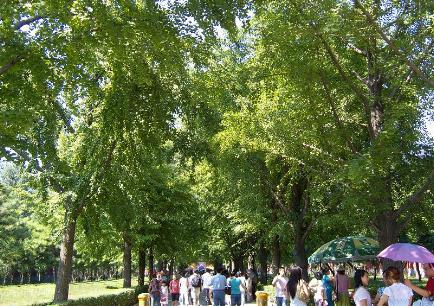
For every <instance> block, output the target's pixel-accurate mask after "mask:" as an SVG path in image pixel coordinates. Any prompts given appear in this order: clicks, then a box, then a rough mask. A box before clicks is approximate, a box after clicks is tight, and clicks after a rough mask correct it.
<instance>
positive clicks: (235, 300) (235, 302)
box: [231, 294, 241, 306]
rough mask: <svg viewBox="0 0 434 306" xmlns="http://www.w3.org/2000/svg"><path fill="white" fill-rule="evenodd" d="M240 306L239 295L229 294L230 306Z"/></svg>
mask: <svg viewBox="0 0 434 306" xmlns="http://www.w3.org/2000/svg"><path fill="white" fill-rule="evenodd" d="M234 305H238V306H241V294H231V306H234Z"/></svg>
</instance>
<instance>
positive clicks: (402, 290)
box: [383, 283, 413, 306]
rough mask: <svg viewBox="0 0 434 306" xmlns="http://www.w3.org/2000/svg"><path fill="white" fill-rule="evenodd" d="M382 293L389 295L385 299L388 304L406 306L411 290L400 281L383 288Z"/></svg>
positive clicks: (411, 294) (390, 305)
mask: <svg viewBox="0 0 434 306" xmlns="http://www.w3.org/2000/svg"><path fill="white" fill-rule="evenodd" d="M384 294H385V295H387V296H388V297H389V299H388V300H387V304H388V305H389V306H408V305H409V304H410V303H409V300H410V298H411V297H412V296H413V291H412V290H411V289H410V288H409V287H407V286H406V285H404V284H402V283H394V284H393V285H391V286H389V287H386V289H384V292H383V295H384Z"/></svg>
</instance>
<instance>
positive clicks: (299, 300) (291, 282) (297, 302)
mask: <svg viewBox="0 0 434 306" xmlns="http://www.w3.org/2000/svg"><path fill="white" fill-rule="evenodd" d="M301 276H302V270H301V268H300V267H298V266H294V267H293V268H292V269H291V270H290V274H289V279H288V283H287V292H288V296H289V300H290V304H289V305H290V306H306V303H307V302H308V301H309V288H308V287H307V284H306V282H305V281H304V280H303V279H302V278H301Z"/></svg>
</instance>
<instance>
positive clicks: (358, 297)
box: [354, 287, 408, 306]
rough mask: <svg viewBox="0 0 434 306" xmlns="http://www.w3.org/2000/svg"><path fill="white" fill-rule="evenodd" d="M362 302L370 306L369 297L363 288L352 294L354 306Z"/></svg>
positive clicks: (358, 305)
mask: <svg viewBox="0 0 434 306" xmlns="http://www.w3.org/2000/svg"><path fill="white" fill-rule="evenodd" d="M362 300H366V305H368V306H371V305H372V300H371V295H370V294H369V292H368V290H366V288H365V287H359V288H357V290H356V292H355V293H354V302H355V303H356V306H360V302H361V301H362ZM407 306H408V305H407Z"/></svg>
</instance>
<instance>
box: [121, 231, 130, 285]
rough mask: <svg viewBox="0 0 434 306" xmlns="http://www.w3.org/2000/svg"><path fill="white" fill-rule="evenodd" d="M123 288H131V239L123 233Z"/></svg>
mask: <svg viewBox="0 0 434 306" xmlns="http://www.w3.org/2000/svg"><path fill="white" fill-rule="evenodd" d="M123 264H124V285H123V287H124V288H131V240H130V239H129V237H127V235H124V258H123Z"/></svg>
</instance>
